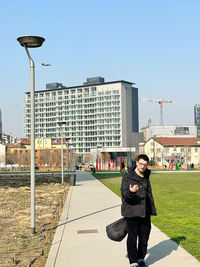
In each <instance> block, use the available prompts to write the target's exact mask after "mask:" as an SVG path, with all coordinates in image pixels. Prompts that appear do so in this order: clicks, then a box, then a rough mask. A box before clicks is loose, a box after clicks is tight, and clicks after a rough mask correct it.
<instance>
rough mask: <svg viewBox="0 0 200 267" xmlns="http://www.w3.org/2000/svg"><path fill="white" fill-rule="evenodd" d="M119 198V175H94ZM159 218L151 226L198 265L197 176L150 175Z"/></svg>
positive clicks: (199, 187)
mask: <svg viewBox="0 0 200 267" xmlns="http://www.w3.org/2000/svg"><path fill="white" fill-rule="evenodd" d="M95 177H97V178H98V179H99V180H100V181H101V182H102V183H103V184H105V185H106V186H107V187H108V188H110V189H111V190H112V191H113V192H114V193H116V194H117V195H119V196H121V193H120V185H121V179H122V177H121V175H120V174H119V173H118V174H116V173H115V174H114V173H113V174H98V173H97V174H95ZM151 185H152V190H153V195H154V200H155V204H156V208H157V213H158V216H156V217H154V216H152V223H153V224H154V225H156V226H157V227H158V228H159V229H160V230H161V231H163V232H164V233H165V234H167V235H168V236H169V237H170V238H171V239H172V240H174V241H175V242H177V243H178V244H180V245H181V246H182V247H184V248H185V249H186V250H187V251H188V252H189V253H190V254H192V255H193V256H194V257H196V258H197V259H198V260H199V261H200V173H188V172H187V173H152V174H151Z"/></svg>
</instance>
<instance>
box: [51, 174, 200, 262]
mask: <svg viewBox="0 0 200 267" xmlns="http://www.w3.org/2000/svg"><path fill="white" fill-rule="evenodd" d="M120 206H121V199H120V198H119V197H118V196H117V195H115V194H114V193H113V192H112V191H110V190H109V189H108V188H107V187H106V186H104V185H103V184H102V183H101V182H99V181H98V180H97V179H95V178H94V177H93V176H92V175H91V174H90V173H88V172H81V171H78V172H77V181H76V186H72V187H70V190H69V193H68V197H67V200H66V202H65V205H64V208H63V213H62V215H61V218H60V222H59V224H58V228H57V230H56V234H55V237H54V240H53V243H52V247H51V250H50V253H49V257H48V259H47V263H46V267H54V266H55V267H129V266H130V265H129V262H128V258H127V254H126V238H125V239H124V240H123V241H122V242H114V241H111V240H110V239H108V238H107V236H106V232H105V227H106V225H108V224H109V223H111V222H113V221H115V220H117V219H119V218H120V217H121V211H120ZM146 262H147V263H148V265H149V266H151V267H169V266H170V267H200V262H199V261H197V260H196V259H195V258H194V257H193V256H192V255H190V254H189V253H188V252H186V251H185V250H184V249H183V248H181V247H180V246H178V245H177V244H176V243H175V242H173V241H171V240H170V239H169V237H167V236H166V235H165V234H163V233H162V232H161V231H160V230H159V229H158V228H156V227H155V226H153V225H152V231H151V236H150V240H149V246H148V253H147V256H146Z"/></svg>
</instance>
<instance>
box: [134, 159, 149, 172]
mask: <svg viewBox="0 0 200 267" xmlns="http://www.w3.org/2000/svg"><path fill="white" fill-rule="evenodd" d="M136 164H137V169H138V171H139V172H144V171H145V170H146V168H147V166H148V162H147V161H146V160H143V159H139V161H137V162H136Z"/></svg>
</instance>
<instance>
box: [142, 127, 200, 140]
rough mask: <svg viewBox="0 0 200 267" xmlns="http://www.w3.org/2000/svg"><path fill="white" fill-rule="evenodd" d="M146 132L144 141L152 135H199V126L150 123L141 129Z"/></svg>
mask: <svg viewBox="0 0 200 267" xmlns="http://www.w3.org/2000/svg"><path fill="white" fill-rule="evenodd" d="M140 132H142V133H144V141H145V142H146V141H148V140H149V139H150V138H151V137H156V136H157V137H158V136H160V137H167V136H168V137H170V136H171V137H172V136H174V137H197V126H194V125H192V126H175V125H171V126H170V125H148V126H147V127H144V128H142V129H140Z"/></svg>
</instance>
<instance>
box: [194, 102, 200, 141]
mask: <svg viewBox="0 0 200 267" xmlns="http://www.w3.org/2000/svg"><path fill="white" fill-rule="evenodd" d="M194 124H195V125H196V126H197V137H200V104H196V105H195V106H194Z"/></svg>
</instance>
